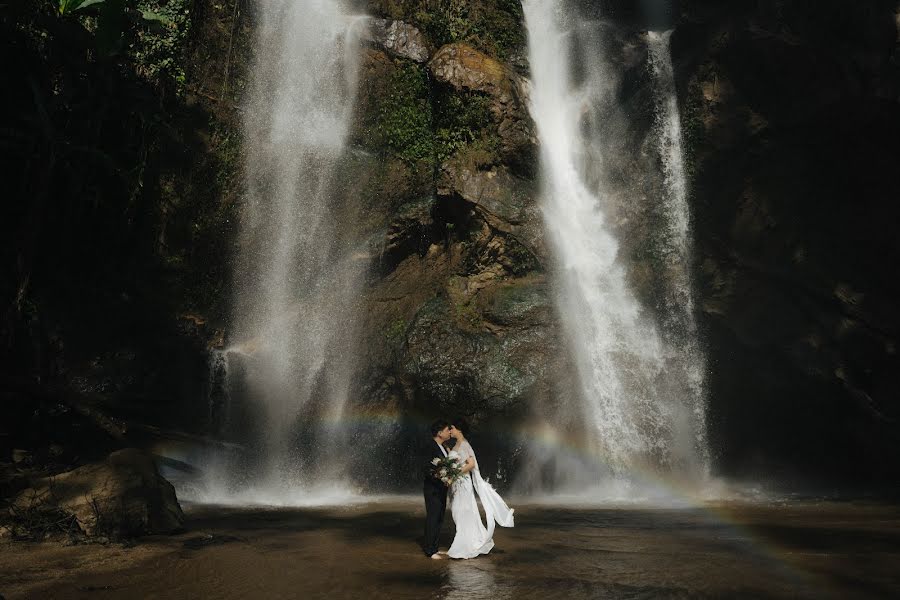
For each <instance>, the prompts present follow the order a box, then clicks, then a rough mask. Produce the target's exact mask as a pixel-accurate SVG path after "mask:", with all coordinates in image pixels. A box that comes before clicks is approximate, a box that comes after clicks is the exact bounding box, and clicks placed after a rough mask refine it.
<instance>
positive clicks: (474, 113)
mask: <svg viewBox="0 0 900 600" xmlns="http://www.w3.org/2000/svg"><path fill="white" fill-rule="evenodd" d="M493 124H494V122H493V119H492V118H491V99H490V98H489V97H488V96H487V95H486V94H482V93H479V92H460V91H457V90H454V89H453V88H450V87H446V86H445V87H443V88H442V89H440V90H438V93H437V94H435V126H434V138H435V146H436V151H437V158H438V160H439V161H441V162H443V161H445V160H447V159H448V158H450V157H451V156H453V155H455V154H456V153H457V152H459V151H460V150H462V149H464V148H468V149H469V150H470V151H471V152H473V156H474V155H477V154H480V155H481V158H480V162H483V163H490V162H493V160H494V157H495V155H496V154H497V152H498V150H499V147H500V139H499V138H498V137H497V135H496V133H494V132H493V131H492V129H493V128H492V125H493Z"/></svg>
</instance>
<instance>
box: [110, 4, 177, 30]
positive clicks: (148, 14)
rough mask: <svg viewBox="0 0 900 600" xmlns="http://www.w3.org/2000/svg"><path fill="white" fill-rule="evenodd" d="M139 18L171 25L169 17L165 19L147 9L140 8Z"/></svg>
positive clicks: (163, 16)
mask: <svg viewBox="0 0 900 600" xmlns="http://www.w3.org/2000/svg"><path fill="white" fill-rule="evenodd" d="M95 1H99V2H102V1H103V0H95ZM141 16H142V17H143V18H144V20H145V21H155V22H157V23H162V24H163V25H171V24H172V19H170V18H169V17H167V16H165V15H161V14H159V13H155V12H153V11H152V10H147V9H144V8H142V9H141Z"/></svg>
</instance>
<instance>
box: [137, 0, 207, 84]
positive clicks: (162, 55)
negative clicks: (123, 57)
mask: <svg viewBox="0 0 900 600" xmlns="http://www.w3.org/2000/svg"><path fill="white" fill-rule="evenodd" d="M191 4H192V3H191V0H139V1H138V2H137V6H136V8H137V10H138V11H139V12H141V13H142V14H144V15H146V16H151V17H152V18H153V19H154V21H153V22H152V23H148V24H146V25H144V26H142V27H140V28H138V29H137V30H136V31H135V33H134V36H133V37H132V39H130V40H129V43H128V54H129V55H130V56H131V58H132V60H133V61H134V65H135V69H136V70H137V72H138V74H139V75H141V76H143V77H145V78H146V79H148V80H150V81H151V82H153V83H163V84H165V83H169V82H171V83H172V84H173V85H174V87H175V90H176V92H177V93H178V94H179V95H180V94H181V93H183V92H184V86H185V74H184V66H185V65H184V63H185V61H184V57H185V46H186V43H187V39H188V34H189V32H190V25H191V17H190V6H191Z"/></svg>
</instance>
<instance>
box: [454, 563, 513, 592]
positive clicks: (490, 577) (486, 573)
mask: <svg viewBox="0 0 900 600" xmlns="http://www.w3.org/2000/svg"><path fill="white" fill-rule="evenodd" d="M496 569H497V567H496V565H494V563H492V562H488V561H487V560H484V559H482V560H450V561H448V562H447V583H446V584H445V585H444V588H443V591H444V592H445V593H444V596H443V597H444V598H445V599H446V600H453V599H456V598H458V599H460V600H463V599H467V600H480V599H482V598H484V599H488V598H490V599H491V600H505V599H507V598H512V588H510V587H509V585H505V584H503V582H502V581H501V582H500V583H499V584H498V583H497V578H496V577H495V576H494V575H495V572H496Z"/></svg>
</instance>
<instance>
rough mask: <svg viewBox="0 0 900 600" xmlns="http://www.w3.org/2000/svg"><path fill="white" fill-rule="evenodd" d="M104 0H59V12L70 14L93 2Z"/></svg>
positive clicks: (91, 4)
mask: <svg viewBox="0 0 900 600" xmlns="http://www.w3.org/2000/svg"><path fill="white" fill-rule="evenodd" d="M104 1H105V0H59V9H58V10H59V14H60V15H63V16H65V15H71V14H72V13H74V12H77V11H79V10H83V9H85V8H88V7H90V6H93V5H95V4H102V3H103V2H104Z"/></svg>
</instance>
